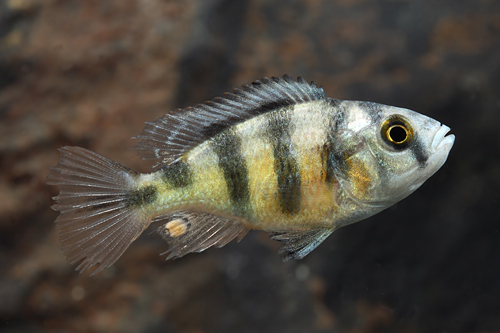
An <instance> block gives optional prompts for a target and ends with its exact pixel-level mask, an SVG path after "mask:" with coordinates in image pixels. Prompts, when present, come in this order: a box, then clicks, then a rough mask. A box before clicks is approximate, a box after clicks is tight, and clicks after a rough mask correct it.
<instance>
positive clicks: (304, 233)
mask: <svg viewBox="0 0 500 333" xmlns="http://www.w3.org/2000/svg"><path fill="white" fill-rule="evenodd" d="M334 231H335V228H316V229H306V230H304V229H300V230H291V231H271V232H269V235H270V236H271V239H273V240H277V241H280V242H283V243H285V244H284V245H283V246H282V247H281V249H280V250H279V252H278V253H279V254H280V255H281V258H282V259H283V261H289V260H291V259H302V258H304V257H305V256H306V255H308V254H309V253H310V252H311V251H312V250H314V249H315V248H316V247H317V246H318V245H319V244H321V243H322V242H323V241H324V240H325V239H326V238H327V237H328V236H330V234H331V233H332V232H334Z"/></svg>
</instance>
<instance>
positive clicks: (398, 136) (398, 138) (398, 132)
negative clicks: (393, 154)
mask: <svg viewBox="0 0 500 333" xmlns="http://www.w3.org/2000/svg"><path fill="white" fill-rule="evenodd" d="M389 136H390V137H391V139H392V141H394V142H396V143H401V142H403V141H405V140H406V131H405V129H404V128H403V127H401V126H394V127H393V128H391V129H390V130H389Z"/></svg>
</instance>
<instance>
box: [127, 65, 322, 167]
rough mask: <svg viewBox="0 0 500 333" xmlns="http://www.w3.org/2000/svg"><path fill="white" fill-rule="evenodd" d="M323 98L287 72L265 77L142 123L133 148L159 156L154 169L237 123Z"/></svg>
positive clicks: (150, 156)
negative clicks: (206, 100)
mask: <svg viewBox="0 0 500 333" xmlns="http://www.w3.org/2000/svg"><path fill="white" fill-rule="evenodd" d="M325 98H326V94H325V92H324V90H323V88H321V87H318V86H317V85H316V84H315V83H314V82H311V83H310V84H309V83H307V82H306V81H305V80H304V79H303V78H302V77H298V78H297V80H294V79H293V78H292V77H291V76H290V75H284V76H283V77H282V78H281V77H272V78H271V79H269V78H267V77H266V78H263V79H261V80H257V81H254V82H253V83H252V84H250V85H245V86H243V87H242V88H239V89H233V91H232V92H230V93H225V94H223V96H222V97H218V98H215V99H213V100H212V101H208V102H205V103H203V104H199V105H197V106H195V107H188V108H186V109H178V110H177V111H175V112H169V113H167V114H165V115H164V116H163V117H161V118H160V119H158V120H156V121H153V122H146V126H145V127H144V130H143V131H142V133H141V134H139V135H138V136H137V137H135V139H140V140H142V141H140V142H139V143H138V144H137V145H136V146H135V147H134V148H133V149H135V150H137V151H138V154H139V156H140V157H142V158H143V159H161V161H160V162H158V163H156V164H155V165H153V166H152V168H153V169H158V168H160V167H162V166H165V165H167V164H170V163H171V162H173V161H175V160H176V159H178V158H180V157H181V156H182V154H184V153H185V152H186V151H188V150H189V149H190V148H192V147H194V146H196V145H198V144H199V143H201V142H203V141H205V140H207V139H209V138H211V137H213V136H215V135H216V134H218V133H220V132H222V131H223V130H225V129H226V128H228V127H230V126H233V125H235V124H237V123H240V122H243V121H245V120H248V119H250V118H252V117H255V116H258V115H260V114H263V113H266V112H270V111H273V110H276V109H278V108H281V107H284V106H288V105H292V104H299V103H304V102H309V101H314V100H321V99H325Z"/></svg>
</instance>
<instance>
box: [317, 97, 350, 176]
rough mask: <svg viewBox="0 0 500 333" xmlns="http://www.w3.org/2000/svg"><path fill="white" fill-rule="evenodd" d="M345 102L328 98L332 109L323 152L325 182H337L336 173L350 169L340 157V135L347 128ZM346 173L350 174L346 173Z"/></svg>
mask: <svg viewBox="0 0 500 333" xmlns="http://www.w3.org/2000/svg"><path fill="white" fill-rule="evenodd" d="M342 103H343V101H341V100H338V99H333V98H328V104H329V107H330V108H331V109H332V110H331V111H330V112H329V118H328V125H327V126H328V127H327V129H326V138H325V145H324V146H323V150H322V152H321V157H322V162H323V168H324V170H325V172H326V175H325V181H326V182H327V183H334V182H336V181H337V177H336V174H335V171H336V170H337V169H339V168H341V169H343V170H344V171H345V169H346V168H347V169H348V166H347V164H346V163H345V159H344V158H343V156H340V155H339V142H338V140H339V135H338V133H340V131H341V130H343V129H344V128H345V126H346V114H345V112H344V108H343V107H342ZM345 172H348V170H347V171H345Z"/></svg>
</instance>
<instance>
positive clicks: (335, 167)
mask: <svg viewBox="0 0 500 333" xmlns="http://www.w3.org/2000/svg"><path fill="white" fill-rule="evenodd" d="M449 131H450V128H449V127H447V126H446V125H442V124H441V123H440V122H438V121H436V120H434V119H432V118H429V117H427V116H425V115H423V114H420V113H417V112H415V111H411V110H409V109H404V108H399V107H394V106H388V105H383V104H378V103H373V102H365V101H352V100H339V99H334V98H330V97H327V96H326V94H325V91H324V89H323V88H321V87H319V86H317V85H316V84H315V83H314V82H310V83H308V82H307V81H306V80H304V79H303V78H302V77H298V78H296V79H294V78H293V77H291V76H290V75H284V76H282V77H271V78H267V77H265V78H263V79H260V80H256V81H254V82H253V83H251V84H248V85H244V86H242V87H241V88H236V89H233V90H232V91H231V92H227V93H224V94H223V95H222V96H221V97H217V98H214V99H213V100H211V101H207V102H205V103H202V104H198V105H196V106H194V107H188V108H185V109H178V110H176V111H172V112H168V113H166V114H165V115H163V116H162V117H161V118H159V119H157V120H156V121H153V122H146V124H145V128H144V130H143V132H142V133H140V134H139V135H138V136H137V137H135V139H138V140H140V141H139V142H138V143H137V145H136V146H135V147H134V148H133V149H135V150H136V151H137V153H138V155H139V156H140V157H141V158H143V159H152V160H154V161H155V163H154V164H153V166H152V167H151V172H148V173H140V172H137V171H135V170H133V169H131V168H128V167H126V166H124V165H122V164H120V163H118V162H115V161H112V160H110V159H107V158H106V157H103V156H100V155H98V154H97V153H95V152H92V151H90V150H87V149H84V148H80V147H68V146H67V147H62V148H60V149H59V150H60V153H61V157H60V160H59V163H58V164H57V165H56V166H55V167H52V168H51V169H50V173H49V175H48V177H47V184H49V185H56V186H59V187H60V192H59V195H57V196H56V197H54V200H55V204H54V205H53V206H52V208H53V209H54V210H56V211H58V212H59V216H58V217H57V219H56V220H55V224H56V229H57V231H58V235H59V241H60V244H61V248H62V251H63V252H64V254H65V255H66V257H67V259H68V261H69V263H70V264H73V265H76V270H77V271H79V272H80V273H81V272H83V271H85V270H89V269H90V270H91V271H92V274H96V273H98V272H101V271H102V270H103V269H105V268H107V267H109V266H111V265H112V264H114V263H115V262H116V261H117V260H118V258H120V256H121V255H122V254H123V253H124V251H125V250H126V249H127V248H128V247H129V246H130V244H131V243H132V242H134V241H135V240H136V239H137V238H138V237H139V236H140V235H141V234H142V233H143V232H144V231H145V230H146V229H147V228H148V227H149V226H150V225H151V224H153V223H155V224H159V227H157V229H156V232H157V233H158V234H159V235H160V236H161V238H163V239H164V240H165V241H166V242H167V243H168V250H167V251H166V252H164V253H162V254H163V255H165V256H166V259H167V260H168V259H172V258H180V257H183V256H184V255H186V254H188V253H193V252H202V251H204V250H206V249H208V248H210V247H222V246H224V245H226V244H227V243H229V242H230V241H232V240H237V241H240V240H241V239H242V238H243V237H244V236H245V235H246V234H247V232H248V231H249V230H251V229H255V230H263V231H265V232H267V233H269V235H270V237H271V238H272V239H273V240H276V241H280V242H282V243H283V246H282V247H281V248H280V250H279V253H280V254H281V256H282V259H283V260H284V261H288V260H291V259H302V258H304V257H305V256H306V255H307V254H309V253H310V252H311V251H312V250H314V249H315V248H316V247H317V246H318V245H319V244H321V243H322V242H323V241H324V240H325V239H326V238H327V237H328V236H329V235H330V234H331V233H332V232H334V231H335V230H337V229H339V228H341V227H343V226H346V225H349V224H352V223H355V222H358V221H361V220H364V219H366V218H368V217H370V216H372V215H374V214H377V213H379V212H381V211H382V210H384V209H386V208H388V207H391V206H392V205H394V204H395V203H397V202H399V201H400V200H402V199H404V198H405V197H407V196H408V195H410V194H411V193H412V192H414V191H415V190H416V189H417V188H419V187H420V186H421V185H422V184H423V183H424V182H425V181H426V180H427V179H428V178H429V177H431V176H432V175H433V174H434V173H435V172H436V171H437V170H438V169H440V168H441V166H442V165H443V164H444V163H445V161H446V159H447V157H448V154H449V152H450V150H451V148H452V146H453V143H454V140H455V136H454V135H453V134H448V133H449Z"/></svg>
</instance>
